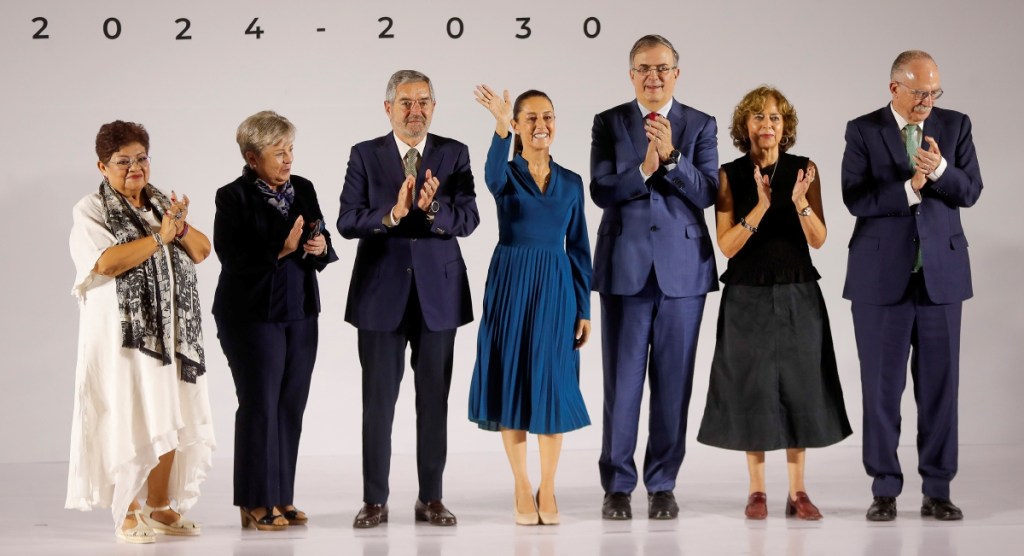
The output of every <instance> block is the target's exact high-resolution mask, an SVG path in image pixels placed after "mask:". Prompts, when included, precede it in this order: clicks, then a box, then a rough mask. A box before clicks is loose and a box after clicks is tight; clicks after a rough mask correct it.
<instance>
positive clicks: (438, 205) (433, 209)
mask: <svg viewBox="0 0 1024 556" xmlns="http://www.w3.org/2000/svg"><path fill="white" fill-rule="evenodd" d="M439 210H441V203H438V202H437V199H434V200H433V201H431V202H430V214H437V211H439Z"/></svg>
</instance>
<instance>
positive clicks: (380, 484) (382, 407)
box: [359, 284, 455, 504]
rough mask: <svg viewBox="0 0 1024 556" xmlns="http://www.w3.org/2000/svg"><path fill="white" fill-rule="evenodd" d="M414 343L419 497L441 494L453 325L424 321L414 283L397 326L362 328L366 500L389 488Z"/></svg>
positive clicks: (380, 500) (381, 497) (383, 496)
mask: <svg viewBox="0 0 1024 556" xmlns="http://www.w3.org/2000/svg"><path fill="white" fill-rule="evenodd" d="M406 345H409V346H411V348H412V358H411V361H410V362H411V365H412V370H413V373H414V374H415V381H416V382H415V385H416V470H417V473H418V475H419V485H420V488H419V499H420V500H422V501H424V502H429V501H431V500H440V499H441V495H442V493H441V477H442V475H443V474H444V465H445V460H446V458H447V455H448V390H449V389H450V387H451V383H452V363H453V357H454V354H455V329H454V328H453V329H451V330H438V331H433V330H430V329H428V328H427V325H426V324H425V323H424V322H423V315H422V311H421V310H420V304H419V298H418V297H417V294H416V287H415V284H414V285H413V288H412V293H411V294H410V296H409V302H408V304H407V305H406V310H405V315H404V316H403V317H402V323H401V324H400V325H399V327H398V329H397V330H395V331H392V332H376V331H370V330H360V331H359V363H360V364H361V365H362V367H363V501H364V502H366V503H367V504H384V503H387V501H388V494H389V493H390V489H389V487H388V476H389V475H390V473H391V428H392V423H393V422H394V420H395V403H396V402H397V401H398V392H399V387H400V386H401V384H402V375H403V374H404V373H405V347H406Z"/></svg>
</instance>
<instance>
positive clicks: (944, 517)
mask: <svg viewBox="0 0 1024 556" xmlns="http://www.w3.org/2000/svg"><path fill="white" fill-rule="evenodd" d="M921 515H923V516H931V517H934V518H935V519H937V520H939V521H957V520H960V519H963V518H964V513H963V512H962V511H960V508H958V507H956V505H955V504H953V503H952V502H950V501H949V500H943V499H942V498H932V497H931V496H925V497H924V500H923V501H922V502H921Z"/></svg>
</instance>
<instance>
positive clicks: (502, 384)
mask: <svg viewBox="0 0 1024 556" xmlns="http://www.w3.org/2000/svg"><path fill="white" fill-rule="evenodd" d="M512 137H513V135H512V134H511V133H510V134H509V135H508V137H506V138H505V139H502V138H501V137H499V136H498V135H497V134H495V135H494V137H493V139H492V140H491V147H490V149H489V150H488V152H487V163H486V166H485V169H484V179H485V181H486V183H487V189H488V190H490V192H491V194H492V195H494V199H495V204H496V205H497V211H498V231H499V234H498V245H497V246H496V247H495V248H494V255H493V256H492V257H491V263H490V267H489V268H488V270H487V285H486V287H485V290H484V308H483V313H482V315H481V317H480V325H479V330H478V336H477V357H476V365H475V366H474V368H473V380H472V384H471V386H470V392H469V419H470V420H471V421H473V422H475V423H477V424H478V425H479V426H480V428H482V429H487V430H499V429H500V428H507V429H517V430H525V431H528V432H531V433H536V434H555V433H562V432H568V431H571V430H575V429H578V428H581V427H584V426H587V425H589V424H590V417H589V416H588V414H587V408H586V406H585V404H584V402H583V395H582V394H581V392H580V386H579V367H580V359H579V352H578V351H577V350H576V349H575V345H574V344H575V338H574V336H575V327H576V321H577V319H589V318H590V275H591V273H592V267H591V261H590V239H589V236H588V235H587V223H586V219H585V216H584V206H585V203H584V194H583V180H582V179H581V178H580V176H579V175H577V174H575V173H573V172H570V171H569V170H566V169H565V168H562V167H561V166H559V165H557V164H555V163H554V161H552V162H551V177H550V181H549V182H548V187H547V189H546V191H545V192H544V193H541V190H540V188H539V187H538V186H537V184H536V182H534V180H533V177H532V176H531V175H530V172H529V169H528V167H527V162H526V160H524V159H523V158H522V156H520V155H518V154H517V155H515V156H514V157H513V159H512V160H511V161H509V160H508V153H509V146H510V144H511V143H512Z"/></svg>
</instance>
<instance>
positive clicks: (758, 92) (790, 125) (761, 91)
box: [729, 85, 800, 153]
mask: <svg viewBox="0 0 1024 556" xmlns="http://www.w3.org/2000/svg"><path fill="white" fill-rule="evenodd" d="M769 98H773V99H775V104H777V105H778V107H779V114H782V139H780V140H779V141H780V143H779V150H780V151H782V152H786V151H788V150H789V149H790V147H792V146H793V145H794V144H795V143H796V125H797V124H798V123H800V120H799V119H797V117H796V108H793V105H792V104H790V102H789V99H787V98H786V95H784V94H782V91H779V90H778V89H776V88H775V87H772V86H771V85H761V86H760V87H758V88H756V89H754V90H753V91H750V92H749V93H747V94H745V95H743V100H741V101H740V103H739V104H737V105H736V108H735V109H734V110H733V112H732V127H731V128H730V129H729V136H730V137H732V144H733V145H735V146H736V148H737V149H739V150H740V152H742V153H749V152H750V135H749V134H748V133H747V118H749V117H750V115H751V114H757V113H758V112H760V111H762V110H764V105H765V104H766V103H767V102H768V99H769Z"/></svg>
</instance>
